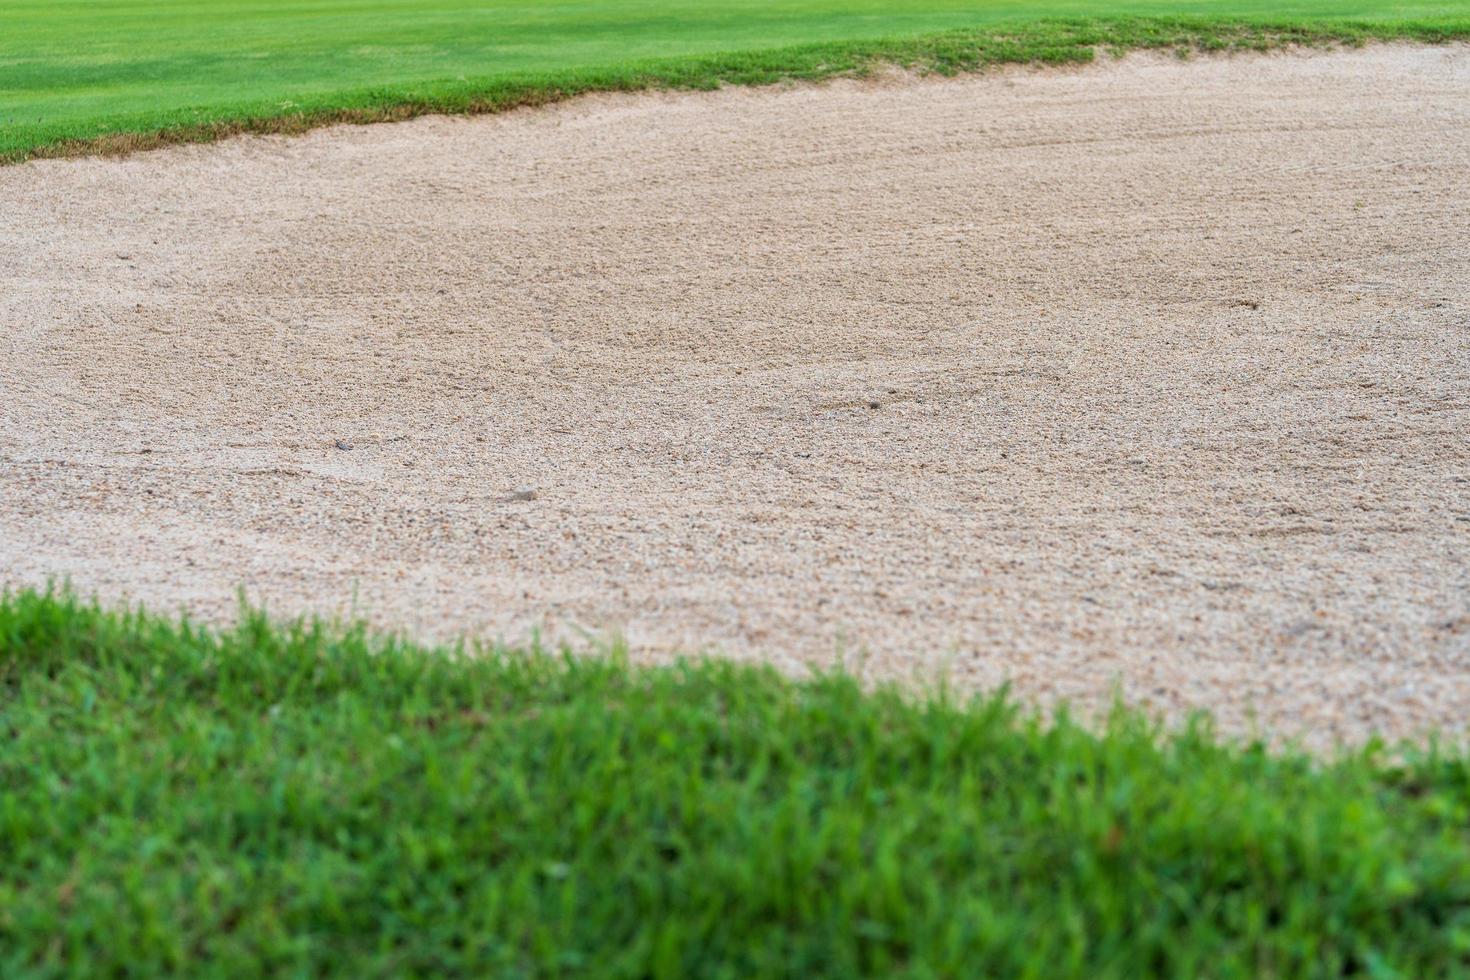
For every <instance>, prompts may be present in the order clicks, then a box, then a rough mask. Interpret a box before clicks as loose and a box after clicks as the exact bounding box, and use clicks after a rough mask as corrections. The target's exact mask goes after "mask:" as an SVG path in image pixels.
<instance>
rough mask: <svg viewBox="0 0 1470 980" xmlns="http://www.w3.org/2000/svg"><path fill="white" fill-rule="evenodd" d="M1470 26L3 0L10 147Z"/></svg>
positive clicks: (829, 7)
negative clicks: (886, 65)
mask: <svg viewBox="0 0 1470 980" xmlns="http://www.w3.org/2000/svg"><path fill="white" fill-rule="evenodd" d="M1401 37H1405V38H1417V39H1425V40H1445V39H1450V38H1465V37H1470V0H1420V2H1414V3H1394V2H1390V0H1296V2H1291V3H1286V4H1268V3H1265V2H1264V0H1193V2H1182V3H1181V2H1178V0H1171V2H1164V0H1107V2H1103V0H1035V2H1026V3H1021V2H1020V0H988V2H975V0H923V2H918V0H728V2H724V3H719V4H714V3H709V2H696V0H658V2H654V0H602V2H599V3H595V4H592V3H546V2H543V0H477V2H474V3H469V2H466V0H376V2H374V0H314V2H312V3H301V2H297V0H292V2H284V0H248V2H247V0H166V2H157V0H146V2H145V0H9V2H7V3H5V4H3V5H0V161H14V160H19V159H24V158H26V157H29V156H35V155H52V154H67V153H77V152H91V151H99V150H100V151H107V150H131V149H136V148H140V147H146V146H152V145H156V144H159V143H164V142H172V141H178V140H202V139H212V138H214V137H217V136H219V135H223V134H227V133H231V132H237V131H241V130H250V131H266V132H270V131H288V132H289V131H295V130H299V129H304V128H307V127H309V126H312V125H317V124H320V123H323V122H330V121H336V120H361V121H368V120H373V119H392V118H403V117H405V116H409V115H413V114H417V113H421V112H428V111H449V112H463V111H491V110H495V109H499V108H505V107H508V106H516V105H524V104H530V103H539V102H545V101H548V100H552V99H557V98H562V97H565V96H567V95H570V94H576V93H579V92H584V91H589V90H598V89H614V90H619V89H636V88H642V87H648V86H675V87H682V86H696V87H708V86H711V85H715V84H719V83H722V82H734V83H749V82H769V81H773V80H776V79H780V78H788V77H797V78H818V77H825V76H829V75H833V74H844V73H853V72H859V71H862V70H865V69H866V68H867V67H870V66H871V65H872V64H874V63H876V62H885V61H892V62H897V63H901V64H905V65H911V66H916V67H928V68H935V69H938V70H941V71H953V70H961V69H967V68H975V67H981V66H984V65H988V64H995V63H1003V62H1027V61H1041V62H1050V63H1057V62H1077V61H1086V60H1089V59H1091V58H1092V57H1093V56H1094V52H1095V50H1096V49H1097V48H1098V47H1099V46H1101V47H1104V48H1106V47H1116V48H1128V47H1155V46H1161V45H1171V46H1180V47H1184V48H1193V47H1201V48H1216V47H1220V46H1236V45H1240V46H1248V47H1260V46H1269V45H1274V44H1281V43H1292V42H1296V43H1317V44H1320V43H1334V42H1349V43H1354V42H1358V41H1361V40H1364V39H1367V38H1401Z"/></svg>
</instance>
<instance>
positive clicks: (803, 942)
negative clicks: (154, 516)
mask: <svg viewBox="0 0 1470 980" xmlns="http://www.w3.org/2000/svg"><path fill="white" fill-rule="evenodd" d="M1467 775H1470V769H1467V766H1466V762H1465V759H1464V758H1463V757H1462V756H1460V755H1453V756H1447V755H1444V754H1441V753H1434V752H1419V753H1410V754H1409V755H1408V756H1407V757H1399V756H1393V757H1391V756H1390V755H1389V754H1387V753H1385V752H1384V751H1383V750H1381V749H1379V748H1377V747H1369V748H1367V749H1363V750H1360V751H1357V752H1355V753H1352V754H1348V755H1345V756H1343V757H1341V758H1338V759H1334V760H1329V761H1318V760H1313V759H1311V758H1309V757H1307V756H1304V755H1300V754H1295V753H1292V752H1280V753H1277V752H1272V751H1267V750H1266V749H1264V748H1262V747H1260V746H1237V745H1229V744H1225V743H1222V742H1221V741H1219V740H1217V739H1216V738H1215V737H1214V736H1213V735H1212V734H1211V732H1210V730H1209V727H1208V725H1206V724H1205V723H1203V722H1197V723H1196V724H1194V725H1193V726H1191V727H1189V728H1187V729H1186V730H1183V731H1179V732H1175V733H1162V732H1160V731H1158V730H1157V729H1156V728H1155V726H1153V725H1151V724H1150V723H1148V722H1147V721H1145V720H1144V719H1142V718H1140V717H1139V716H1137V715H1133V714H1129V713H1127V712H1122V711H1120V712H1119V713H1117V714H1116V716H1115V717H1114V718H1113V719H1112V721H1111V723H1110V724H1108V725H1107V726H1106V727H1105V728H1103V729H1102V730H1099V731H1091V730H1088V729H1087V728H1084V727H1082V726H1079V725H1077V724H1074V723H1073V722H1071V721H1069V720H1067V719H1066V718H1065V717H1063V718H1061V719H1059V720H1055V721H1044V720H1040V719H1038V718H1036V717H1033V716H1031V715H1029V714H1027V713H1023V712H1020V711H1018V709H1017V708H1016V707H1015V706H1014V705H1013V704H1011V703H1010V702H1008V701H1007V699H1006V698H1005V697H1004V696H1003V695H996V696H990V697H983V698H980V699H977V700H974V701H966V702H960V701H958V700H955V699H953V698H947V697H945V696H943V695H942V694H935V695H933V696H930V697H927V698H911V697H904V696H901V695H900V694H898V693H897V692H895V691H893V690H889V689H880V690H877V691H872V692H864V691H863V690H862V689H861V688H860V687H859V685H857V684H856V683H855V682H854V681H853V680H852V679H851V678H849V677H843V676H838V675H831V676H824V677H819V678H815V679H812V680H806V681H794V680H790V679H787V678H784V677H782V676H780V675H778V674H776V673H775V672H773V671H771V670H769V669H759V668H751V667H741V666H735V665H732V664H729V663H724V662H720V661H700V662H690V663H684V664H680V665H677V666H672V667H667V668H661V669H640V668H634V667H630V666H629V665H627V664H626V663H624V662H623V661H621V660H620V659H618V658H616V657H611V658H603V659H578V658H572V657H565V656H546V655H538V654H533V653H520V652H511V651H503V650H495V651H480V652H479V655H477V656H466V655H464V653H463V652H462V651H461V652H458V653H456V652H455V651H429V650H422V649H418V648H416V647H413V646H409V645H405V644H402V643H398V642H394V641H391V640H384V639H374V638H372V637H371V636H369V635H367V634H366V633H364V632H361V631H356V632H352V631H348V632H342V631H335V630H331V629H326V628H323V627H319V626H311V625H296V626H276V625H272V624H271V623H270V622H268V621H267V620H265V619H264V618H262V617H261V616H259V615H253V614H252V615H247V616H246V617H245V618H244V619H243V621H242V623H241V624H240V625H239V626H238V627H237V628H235V629H233V630H231V631H228V632H225V633H222V634H216V633H213V632H210V631H207V630H203V629H200V628H197V627H194V626H191V625H188V624H181V623H178V622H174V621H169V620H164V619H159V618H154V617H151V616H147V615H142V614H118V613H113V612H107V611H100V610H98V609H97V608H95V607H92V606H89V605H85V604H81V603H78V602H77V601H75V600H74V599H72V598H70V597H67V596H64V595H42V594H36V593H21V594H18V595H11V596H9V597H7V598H5V599H4V600H3V601H0V975H3V976H6V977H26V976H58V975H104V974H119V973H128V974H130V975H168V974H172V975H183V976H191V977H197V976H207V975H217V976H240V975H259V974H262V973H267V972H269V973H283V974H290V975H334V976H350V977H367V976H386V975H394V976H398V975H406V974H432V975H461V976H466V975H472V976H486V975H493V976H576V975H585V976H599V977H602V976H626V977H644V976H653V977H699V976H711V977H748V976H855V975H875V976H876V975H883V976H891V975H900V976H923V977H935V976H954V977H963V976H977V975H1001V976H1046V977H1056V976H1076V977H1105V976H1120V977H1121V976H1140V975H1147V974H1153V975H1163V976H1186V975H1211V976H1266V975H1269V976H1309V975H1319V976H1322V975H1342V974H1349V973H1354V974H1362V975H1369V976H1429V975H1444V974H1446V973H1454V972H1458V971H1464V970H1466V969H1470V840H1467V830H1466V828H1467V817H1470V796H1467Z"/></svg>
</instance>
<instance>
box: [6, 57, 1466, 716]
mask: <svg viewBox="0 0 1470 980" xmlns="http://www.w3.org/2000/svg"><path fill="white" fill-rule="evenodd" d="M0 283H3V289H0V325H3V329H0V464H3V465H0V581H4V582H7V583H10V584H19V583H39V582H43V581H45V580H46V579H47V578H48V577H61V576H69V577H70V579H71V580H72V582H73V583H74V584H75V585H76V586H78V587H79V588H81V589H83V590H86V591H89V592H90V591H96V592H98V593H99V594H100V595H101V596H102V597H103V598H104V599H106V600H108V601H117V600H122V599H130V600H141V601H144V602H146V603H148V604H149V605H150V606H152V607H155V608H159V609H166V610H173V609H177V608H179V607H184V608H187V609H188V610H190V611H191V612H192V613H194V614H195V615H198V616H203V617H207V618H213V619H228V618H230V617H231V616H232V615H233V612H234V608H235V605H234V604H235V593H236V590H237V588H239V587H240V586H242V585H243V586H244V587H245V588H246V589H247V590H248V593H249V595H250V596H251V597H252V598H254V599H257V600H261V601H265V602H267V603H268V605H269V606H270V608H271V609H272V610H273V611H275V612H277V613H281V614H286V613H297V612H303V611H313V612H320V613H326V614H352V615H360V616H366V617H367V618H368V619H370V620H371V621H373V622H375V623H378V624H382V625H390V626H395V627H403V628H407V629H409V630H412V631H414V632H415V633H417V634H419V635H421V636H426V637H430V638H440V637H448V636H453V635H456V634H461V633H466V632H467V633H472V634H477V635H482V636H486V635H490V636H493V635H499V636H502V637H505V638H507V639H512V640H516V639H523V638H524V637H525V636H526V635H527V634H528V633H529V632H530V631H531V630H533V629H538V628H539V629H541V630H542V631H543V632H544V633H547V634H550V635H553V636H562V637H568V638H573V639H575V638H578V637H581V636H583V635H585V634H584V633H583V632H582V631H587V632H590V633H591V634H593V635H597V636H601V635H605V634H606V633H607V632H608V631H611V630H618V631H622V632H623V633H624V634H625V635H626V636H627V638H628V640H629V642H630V643H631V644H632V645H633V646H634V647H635V648H636V649H638V650H639V651H641V652H643V653H645V654H648V655H650V656H662V655H666V654H667V653H668V652H671V651H676V650H696V649H708V648H719V649H720V650H722V651H724V652H726V653H729V654H731V655H735V656H765V657H769V658H770V659H772V660H774V661H775V662H777V663H779V664H781V665H783V666H788V667H795V666H799V665H801V664H829V663H831V662H833V661H834V660H835V659H836V658H837V657H838V656H839V651H840V652H841V655H842V656H844V657H846V658H847V661H848V663H849V664H850V665H853V666H856V667H857V668H858V669H860V670H862V671H864V672H865V673H866V674H867V675H868V676H871V677H874V678H879V677H903V678H909V677H918V678H932V677H935V676H938V675H939V674H945V675H947V676H948V677H950V678H951V680H952V682H954V683H956V684H958V685H961V686H972V685H981V686H984V685H993V684H996V683H998V682H1000V681H1001V680H1003V679H1007V678H1009V679H1011V680H1012V681H1014V683H1015V686H1016V688H1017V690H1018V691H1019V692H1021V693H1022V694H1024V695H1026V696H1027V697H1034V698H1039V699H1042V700H1048V699H1051V698H1054V697H1066V698H1070V699H1073V700H1075V701H1080V702H1083V703H1084V704H1091V705H1096V704H1098V703H1101V702H1105V701H1106V700H1107V699H1109V698H1110V697H1111V695H1112V692H1113V690H1114V685H1115V684H1116V685H1117V687H1118V689H1121V691H1122V692H1123V693H1124V695H1125V696H1126V697H1128V698H1129V699H1130V700H1132V701H1134V702H1135V703H1139V704H1146V705H1152V706H1153V707H1155V708H1157V709H1159V710H1162V711H1165V712H1167V713H1169V714H1171V715H1177V713H1178V712H1180V711H1183V710H1187V709H1189V708H1192V707H1208V708H1210V709H1212V710H1214V711H1215V712H1216V713H1217V714H1218V715H1219V717H1220V719H1221V720H1222V722H1223V723H1224V724H1225V726H1226V727H1228V728H1232V729H1235V730H1243V729H1249V728H1250V727H1251V726H1252V725H1253V724H1258V725H1260V726H1263V727H1266V728H1269V729H1271V730H1273V731H1275V732H1277V733H1286V734H1292V733H1304V734H1305V735H1306V736H1307V737H1308V738H1309V739H1310V740H1311V741H1313V742H1314V743H1319V744H1325V743H1328V742H1331V741H1332V740H1333V739H1336V738H1339V737H1345V738H1357V737H1361V736H1362V735H1363V734H1364V733H1365V732H1366V731H1368V730H1369V729H1371V728H1377V729H1379V730H1383V731H1386V732H1388V733H1390V734H1411V733H1415V732H1420V731H1423V730H1424V729H1426V728H1428V727H1431V726H1440V727H1449V728H1453V729H1456V730H1463V725H1464V723H1465V722H1464V719H1466V718H1467V717H1470V49H1466V48H1465V47H1446V48H1435V49H1426V48H1409V47H1397V46H1379V47H1373V48H1370V49H1367V50H1364V51H1359V52H1352V53H1336V54H1316V55H1278V56H1270V57H1256V56H1252V57H1236V58H1228V59H1208V60H1195V61H1192V62H1179V61H1176V60H1173V59H1168V58H1162V57H1137V58H1130V59H1127V60H1125V61H1124V62H1122V63H1118V64H1112V65H1106V66H1099V67H1096V68H1091V69H1087V70H1083V71H1072V72H1057V71H1012V72H1004V73H998V74H994V75H989V76H984V77H972V78H963V79H954V80H939V79H930V80H914V79H899V78H891V79H886V80H882V81H878V82H863V83H855V82H846V83H838V84H833V85H827V86H821V87H792V88H785V89H774V90H761V91H750V90H734V91H724V92H719V93H712V94H689V95H650V96H637V97H606V98H592V99H584V100H580V101H577V102H575V103H573V104H568V105H565V106H562V107H559V108H555V109H552V110H549V111H534V112H519V113H514V114H511V115H507V116H501V117H494V118H478V119H469V120H467V119H445V118H434V119H424V120H419V121H416V122H412V123H407V124H402V125H392V126H376V127H367V128H336V129H331V130H323V131H319V132H316V133H314V134H311V135H308V136H306V137H304V138H297V139H243V140H235V141H231V142H228V143H226V144H223V145H220V146H214V147H190V148H180V149H175V150H168V151H164V152H159V153H150V154H146V155H141V156H137V157H134V158H132V159H128V160H124V161H110V160H77V161H47V162H37V163H31V164H27V165H24V166H18V167H10V168H6V169H0ZM527 489H529V490H531V491H533V494H531V493H526V492H520V493H518V492H517V491H518V490H519V491H525V490H527ZM527 496H534V499H523V498H525V497H527ZM1252 719H1254V721H1253V720H1252Z"/></svg>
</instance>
